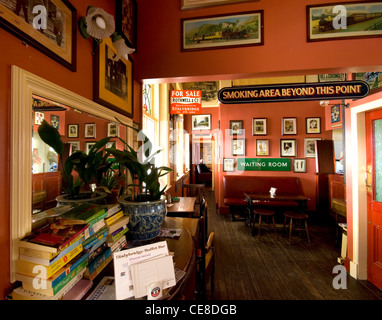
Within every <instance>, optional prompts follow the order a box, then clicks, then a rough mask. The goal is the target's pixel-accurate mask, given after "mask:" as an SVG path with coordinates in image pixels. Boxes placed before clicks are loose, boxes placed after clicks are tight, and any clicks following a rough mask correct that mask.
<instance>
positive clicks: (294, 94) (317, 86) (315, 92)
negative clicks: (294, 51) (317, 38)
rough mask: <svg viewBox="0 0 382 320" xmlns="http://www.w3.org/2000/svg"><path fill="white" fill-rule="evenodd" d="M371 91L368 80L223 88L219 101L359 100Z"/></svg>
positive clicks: (232, 102) (233, 102) (226, 102)
mask: <svg viewBox="0 0 382 320" xmlns="http://www.w3.org/2000/svg"><path fill="white" fill-rule="evenodd" d="M369 90H370V89H369V85H368V84H367V83H366V82H365V81H358V80H357V81H341V82H323V83H303V84H301V83H295V84H279V85H261V86H243V87H229V88H228V87H227V88H223V89H221V90H220V91H219V93H218V99H219V101H220V102H221V103H223V104H235V103H256V102H286V101H307V100H340V99H358V98H364V97H366V96H367V95H368V94H369Z"/></svg>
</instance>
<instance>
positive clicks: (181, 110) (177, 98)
mask: <svg viewBox="0 0 382 320" xmlns="http://www.w3.org/2000/svg"><path fill="white" fill-rule="evenodd" d="M170 104H171V107H170V108H171V109H170V114H201V113H202V90H171V95H170Z"/></svg>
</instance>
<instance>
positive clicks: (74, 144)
mask: <svg viewBox="0 0 382 320" xmlns="http://www.w3.org/2000/svg"><path fill="white" fill-rule="evenodd" d="M68 143H69V144H70V152H69V155H71V154H72V153H73V152H76V151H78V150H81V147H80V142H79V141H68Z"/></svg>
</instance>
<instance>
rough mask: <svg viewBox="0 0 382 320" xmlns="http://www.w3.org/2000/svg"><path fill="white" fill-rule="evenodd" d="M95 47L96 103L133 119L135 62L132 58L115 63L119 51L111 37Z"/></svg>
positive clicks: (94, 84)
mask: <svg viewBox="0 0 382 320" xmlns="http://www.w3.org/2000/svg"><path fill="white" fill-rule="evenodd" d="M94 46H95V55H94V63H93V66H94V83H93V86H94V101H95V102H97V103H99V104H102V105H104V106H105V107H107V108H110V109H112V110H114V111H116V112H119V113H122V114H123V115H125V116H127V117H130V118H132V117H133V62H132V60H131V58H130V57H129V60H125V59H124V58H121V59H119V60H117V61H115V57H116V56H117V50H116V49H115V47H114V45H113V43H112V41H111V38H110V37H109V38H107V39H104V40H103V41H102V42H101V43H100V44H95V45H94Z"/></svg>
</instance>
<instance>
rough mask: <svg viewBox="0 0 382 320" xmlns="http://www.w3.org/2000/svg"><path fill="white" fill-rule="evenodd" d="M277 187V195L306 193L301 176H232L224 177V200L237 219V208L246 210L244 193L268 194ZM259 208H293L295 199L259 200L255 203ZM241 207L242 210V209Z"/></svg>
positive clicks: (233, 216)
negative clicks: (286, 200)
mask: <svg viewBox="0 0 382 320" xmlns="http://www.w3.org/2000/svg"><path fill="white" fill-rule="evenodd" d="M271 187H273V188H277V191H276V194H277V195H304V193H303V191H302V187H301V183H300V180H299V178H296V177H264V176H244V175H240V176H230V175H226V176H224V177H223V201H224V205H226V206H228V207H229V209H230V213H231V215H232V219H233V220H235V209H237V208H241V209H243V212H244V210H246V208H245V207H246V206H247V201H246V199H245V196H244V193H264V194H268V193H269V189H270V188H271ZM254 206H255V207H258V208H269V207H272V208H281V207H282V208H284V207H285V208H293V207H296V206H297V203H296V202H294V201H291V202H280V201H274V202H272V201H259V202H256V203H255V204H254ZM241 209H240V211H242V210H241Z"/></svg>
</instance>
